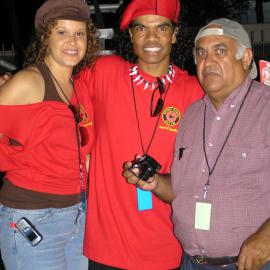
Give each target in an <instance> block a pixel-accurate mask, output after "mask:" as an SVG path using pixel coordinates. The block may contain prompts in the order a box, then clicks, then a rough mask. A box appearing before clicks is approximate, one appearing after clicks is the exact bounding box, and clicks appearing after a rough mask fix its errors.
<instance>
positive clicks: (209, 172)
mask: <svg viewBox="0 0 270 270" xmlns="http://www.w3.org/2000/svg"><path fill="white" fill-rule="evenodd" d="M252 83H253V81H251V83H250V85H249V87H248V90H247V92H246V94H245V96H244V99H243V101H242V103H241V104H240V107H239V109H238V112H237V114H236V116H235V118H234V121H233V123H232V126H231V128H230V130H229V132H228V134H227V136H226V138H225V140H224V142H223V144H222V146H221V148H220V150H219V153H218V155H217V158H216V160H215V162H214V165H213V167H212V169H211V168H210V165H209V162H208V158H207V154H206V147H205V145H206V144H205V125H206V124H205V121H206V104H205V105H204V115H203V152H204V157H205V160H206V165H207V169H208V180H207V182H206V183H205V185H204V195H203V198H204V199H205V198H206V195H207V192H208V190H209V187H210V177H211V175H212V174H213V172H214V170H215V168H216V165H217V162H218V160H219V158H220V155H221V153H222V152H223V149H224V146H225V144H226V142H227V141H228V139H229V137H230V135H231V132H232V130H233V128H234V126H235V123H236V120H237V119H238V116H239V114H240V111H241V110H242V107H243V105H244V103H245V100H246V97H247V95H248V93H249V91H250V89H251V85H252Z"/></svg>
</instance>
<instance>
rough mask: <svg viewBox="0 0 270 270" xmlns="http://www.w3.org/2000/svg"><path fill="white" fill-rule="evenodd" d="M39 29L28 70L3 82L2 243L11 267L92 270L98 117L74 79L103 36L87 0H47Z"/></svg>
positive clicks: (38, 19) (0, 121)
mask: <svg viewBox="0 0 270 270" xmlns="http://www.w3.org/2000/svg"><path fill="white" fill-rule="evenodd" d="M35 29H36V32H35V40H34V41H33V42H32V43H31V44H30V46H29V49H28V55H27V57H26V63H25V68H24V69H23V70H21V71H20V72H18V73H17V74H16V75H14V76H13V78H12V79H11V80H9V81H8V82H7V83H6V84H5V85H3V86H2V87H1V88H0V171H4V172H6V175H5V178H4V180H3V187H2V189H1V190H0V228H1V230H0V249H1V253H2V258H3V261H4V264H5V268H6V270H22V269H39V270H46V269H50V270H62V269H69V270H74V269H76V270H86V269H88V261H87V259H86V258H85V257H83V251H82V247H83V234H84V223H85V210H84V206H85V197H86V196H85V189H86V166H85V164H86V154H87V153H89V152H90V147H91V144H92V140H93V134H92V132H93V131H92V129H93V126H92V124H93V123H92V112H91V107H90V102H89V99H88V97H87V93H86V91H85V92H83V91H80V92H79V91H76V89H75V88H74V85H73V80H72V78H74V76H78V73H79V71H80V70H82V69H84V68H85V67H87V66H89V65H90V64H92V62H93V60H94V55H95V53H96V51H97V49H98V42H97V39H96V36H97V35H96V31H95V28H94V26H93V24H92V22H91V21H90V10H89V7H88V6H87V4H85V3H84V1H83V0H47V1H46V2H45V3H44V4H43V5H42V6H41V7H40V8H39V10H38V11H37V13H36V18H35ZM80 89H81V86H80ZM86 90H87V89H86ZM22 218H23V219H22Z"/></svg>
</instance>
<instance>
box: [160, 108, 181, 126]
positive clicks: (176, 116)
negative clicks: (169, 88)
mask: <svg viewBox="0 0 270 270" xmlns="http://www.w3.org/2000/svg"><path fill="white" fill-rule="evenodd" d="M161 117H162V120H163V122H164V123H165V124H166V125H168V126H170V127H173V126H176V125H177V124H178V123H179V121H180V117H181V114H180V111H179V110H178V109H176V108H174V107H168V108H166V109H165V110H163V112H162V116H161Z"/></svg>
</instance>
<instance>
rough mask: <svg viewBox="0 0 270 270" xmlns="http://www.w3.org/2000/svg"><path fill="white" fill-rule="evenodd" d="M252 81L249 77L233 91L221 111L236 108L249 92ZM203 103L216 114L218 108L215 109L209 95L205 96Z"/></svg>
mask: <svg viewBox="0 0 270 270" xmlns="http://www.w3.org/2000/svg"><path fill="white" fill-rule="evenodd" d="M251 80H252V79H251V78H250V77H249V76H247V77H246V78H245V80H244V82H243V83H241V84H240V85H239V86H238V87H237V88H236V89H235V90H234V91H232V92H231V94H230V95H229V96H228V97H227V98H226V99H225V101H224V103H223V104H222V105H221V107H220V110H222V109H225V108H228V107H230V108H234V107H235V106H236V105H237V104H238V103H239V102H241V101H242V99H243V98H244V96H245V94H246V92H247V91H248V88H249V85H250V83H251ZM203 101H204V102H205V104H206V105H207V106H208V107H210V108H212V110H214V111H215V112H216V108H215V107H214V105H213V103H212V102H211V100H210V98H209V96H208V95H207V94H205V96H204V98H203Z"/></svg>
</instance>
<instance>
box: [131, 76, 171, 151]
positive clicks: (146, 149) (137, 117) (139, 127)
mask: <svg viewBox="0 0 270 270" xmlns="http://www.w3.org/2000/svg"><path fill="white" fill-rule="evenodd" d="M130 80H131V89H132V97H133V104H134V110H135V115H136V121H137V126H138V132H139V137H140V141H141V148H142V151H143V153H144V154H147V153H148V151H149V149H150V147H151V145H152V142H153V140H154V137H155V135H156V131H157V126H158V122H159V119H160V115H161V111H160V112H159V114H158V117H157V120H156V123H155V126H154V130H153V132H152V136H151V139H150V142H149V143H148V145H147V147H146V148H145V147H144V144H143V138H142V132H141V125H140V121H139V115H138V109H137V102H136V96H135V89H134V80H133V77H132V75H131V76H130ZM171 81H172V73H171V78H170V80H169V85H168V87H167V90H166V91H165V95H164V102H165V100H166V97H167V94H168V92H169V88H170V86H171Z"/></svg>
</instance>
